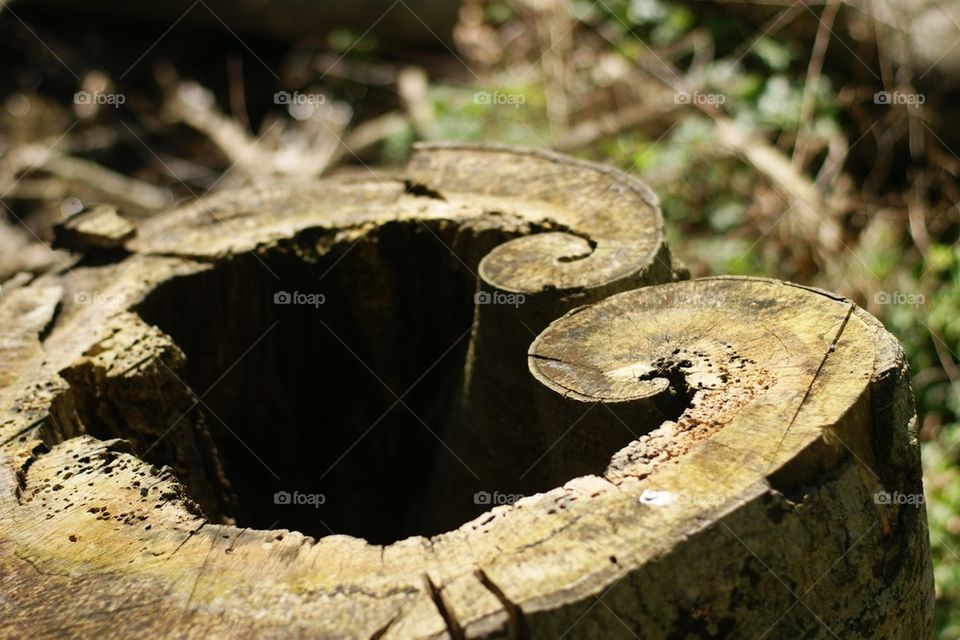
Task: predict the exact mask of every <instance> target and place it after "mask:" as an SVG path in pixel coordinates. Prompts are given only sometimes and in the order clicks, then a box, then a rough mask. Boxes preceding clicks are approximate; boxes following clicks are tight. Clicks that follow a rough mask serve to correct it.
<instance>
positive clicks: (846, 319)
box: [771, 303, 855, 464]
mask: <svg viewBox="0 0 960 640" xmlns="http://www.w3.org/2000/svg"><path fill="white" fill-rule="evenodd" d="M854 307H855V305H854V304H853V303H850V304H848V306H847V313H846V315H845V316H844V317H843V322H841V323H840V328H839V329H837V333H836V335H835V336H834V337H833V340H832V341H831V342H830V348H829V349H827V351H826V353H824V354H823V358H821V359H820V364H819V365H818V366H817V370H816V372H815V373H814V374H813V378H811V379H810V384H808V385H807V390H806V391H805V392H804V394H803V398H802V399H801V400H800V404H799V405H797V410H796V411H794V412H793V417H792V418H790V423H789V424H787V428H786V430H785V431H784V432H783V437H781V438H780V442H779V443H778V444H777V448H776V449H774V452H773V453H774V454H776V453H777V452H778V451H780V449H781V447H783V443H784V442H785V441H786V439H787V435H788V434H789V433H790V429H792V428H793V423H794V422H796V420H797V416H799V415H800V410H801V409H803V405H804V404H806V402H807V398H809V397H810V393H811V392H812V391H813V385H814V384H815V383H816V381H817V378H819V377H820V372H821V371H823V367H824V365H826V364H827V358H829V357H830V354H832V353H833V352H834V351H835V350H836V348H837V343H839V342H840V337H841V336H842V335H843V331H844V330H845V329H846V328H847V322H849V320H850V316H851V315H853V310H854ZM844 446H845V447H846V445H844ZM847 449H848V450H849V447H847ZM851 453H852V451H851ZM771 464H772V461H771Z"/></svg>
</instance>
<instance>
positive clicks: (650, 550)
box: [0, 145, 933, 638]
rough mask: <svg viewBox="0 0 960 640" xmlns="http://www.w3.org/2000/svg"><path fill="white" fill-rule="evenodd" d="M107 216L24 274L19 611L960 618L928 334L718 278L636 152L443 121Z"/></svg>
mask: <svg viewBox="0 0 960 640" xmlns="http://www.w3.org/2000/svg"><path fill="white" fill-rule="evenodd" d="M81 222H83V221H81ZM107 222H109V224H92V223H90V222H89V221H85V222H84V224H83V227H82V235H80V236H76V237H74V240H75V242H74V243H73V244H72V246H87V247H90V248H91V249H95V251H94V252H93V253H91V254H89V255H87V256H86V257H78V261H77V262H76V263H75V264H74V263H71V268H69V269H65V270H64V271H62V272H59V273H55V274H49V275H45V276H42V277H39V278H37V279H35V280H34V281H32V282H29V283H22V282H21V283H19V285H16V284H15V285H14V286H11V287H7V288H5V289H4V290H3V291H2V292H0V322H2V324H0V326H2V327H3V328H2V336H3V341H2V342H0V362H2V364H3V366H2V369H0V411H2V413H0V620H2V621H3V624H2V625H0V637H11V638H12V637H23V636H27V635H30V636H34V635H36V636H40V637H45V636H67V637H87V636H93V635H101V634H119V635H127V634H133V633H137V634H144V635H147V634H150V635H157V636H162V637H197V638H199V637H233V636H235V635H238V634H244V633H249V634H251V635H257V636H265V637H291V636H293V637H298V636H302V637H370V638H441V637H451V638H499V637H503V638H506V637H512V638H541V637H570V638H577V637H597V638H599V637H603V638H607V637H610V638H617V637H625V638H629V637H635V636H636V637H643V638H686V637H751V636H752V637H760V636H764V635H765V636H766V637H833V636H834V635H835V636H838V637H844V638H847V637H863V638H874V637H888V638H896V637H930V636H931V635H932V611H933V609H932V594H933V584H932V573H931V564H930V553H929V545H928V540H927V533H926V525H925V512H924V508H923V505H922V503H921V504H915V502H916V500H915V496H917V495H922V487H921V475H920V464H919V454H918V445H917V441H916V419H915V414H914V409H913V404H912V396H911V392H910V389H909V382H908V371H907V367H906V364H905V362H904V358H903V354H902V352H901V351H900V348H899V346H898V345H897V343H896V341H895V340H894V339H893V338H892V337H891V336H890V335H889V334H887V333H886V332H885V331H884V330H883V328H882V327H881V326H880V324H879V323H878V322H877V321H876V320H875V319H873V318H872V317H871V316H869V315H868V314H867V313H866V312H864V311H863V310H862V309H859V308H858V307H856V306H855V305H854V304H852V303H851V302H849V301H848V300H845V299H843V298H840V297H838V296H834V295H832V294H828V293H826V292H823V291H817V290H812V289H808V288H805V287H801V286H797V285H791V284H787V283H781V282H777V281H772V280H761V279H746V278H712V279H704V280H695V281H683V277H684V274H682V273H680V272H678V270H677V269H676V268H675V267H673V266H672V264H671V261H670V254H669V251H668V250H667V247H666V245H665V243H664V240H663V228H662V220H661V215H660V211H659V208H658V206H657V203H656V200H655V198H654V197H653V196H652V194H651V193H650V192H649V190H648V189H646V187H644V186H643V185H641V184H640V183H638V182H636V181H635V180H633V179H631V178H629V177H628V176H625V175H624V174H622V173H620V172H617V171H614V170H611V169H606V168H603V167H598V166H596V165H592V164H589V163H583V162H579V161H575V160H572V159H569V158H565V157H562V156H558V155H554V154H547V153H541V152H532V151H522V150H510V149H505V148H500V147H476V146H447V145H431V146H425V147H421V148H419V149H418V150H417V151H416V153H415V155H414V158H413V159H412V160H411V163H410V165H409V166H408V167H407V168H406V169H405V170H404V171H402V172H400V174H399V175H397V176H391V177H385V178H383V179H356V178H350V179H336V178H331V179H325V180H321V181H316V182H311V183H305V184H295V185H291V184H285V185H275V186H269V187H255V188H251V189H247V190H243V191H235V192H230V193H223V194H218V195H214V196H211V197H209V198H207V199H205V200H203V201H199V202H197V203H193V204H190V205H187V206H184V207H182V208H180V209H177V210H174V211H172V212H169V213H167V214H164V215H161V216H158V217H156V218H153V219H150V220H148V221H145V222H143V223H141V224H140V225H139V226H138V228H137V229H136V234H135V235H132V236H131V233H130V232H129V230H123V232H122V233H118V232H117V229H118V224H117V221H116V220H114V219H113V218H110V219H109V220H107ZM99 228H103V229H104V231H103V233H104V234H106V235H107V236H109V238H104V239H103V241H101V240H100V239H98V238H97V237H96V236H97V234H98V231H97V229H99ZM105 247H106V248H109V250H105ZM582 305H586V306H582ZM289 492H294V494H293V502H291V494H290V493H289ZM297 492H299V494H300V495H301V496H304V495H306V496H321V497H322V501H321V500H314V501H313V503H309V504H307V505H306V506H305V505H303V504H300V503H298V502H296V495H297Z"/></svg>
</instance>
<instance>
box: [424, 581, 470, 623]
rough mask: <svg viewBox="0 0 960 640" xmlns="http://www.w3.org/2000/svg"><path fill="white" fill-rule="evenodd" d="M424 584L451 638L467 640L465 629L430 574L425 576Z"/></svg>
mask: <svg viewBox="0 0 960 640" xmlns="http://www.w3.org/2000/svg"><path fill="white" fill-rule="evenodd" d="M423 582H424V584H425V585H426V587H427V591H428V593H429V594H430V599H431V600H433V604H434V605H435V606H436V607H437V611H438V612H439V613H440V617H441V618H443V621H444V623H445V624H446V625H447V631H448V632H449V633H450V637H451V638H452V639H453V640H466V636H465V635H464V633H463V627H461V626H460V622H459V621H458V620H457V618H456V616H455V615H454V613H453V609H451V608H450V607H448V606H447V603H446V602H444V600H443V594H442V593H440V591H441V589H440V588H439V587H437V585H435V584H434V583H433V580H431V579H430V575H429V574H426V573H424V574H423Z"/></svg>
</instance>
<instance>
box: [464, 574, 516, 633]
mask: <svg viewBox="0 0 960 640" xmlns="http://www.w3.org/2000/svg"><path fill="white" fill-rule="evenodd" d="M473 573H474V575H475V576H476V578H477V580H479V581H480V584H482V585H483V586H484V587H486V589H487V591H489V592H490V593H492V594H493V596H494V597H495V598H496V599H497V600H499V601H500V604H501V605H503V608H504V610H505V611H506V612H507V617H508V618H509V619H510V638H511V639H512V640H526V639H527V638H528V637H529V634H528V632H527V620H526V618H525V617H524V615H523V609H521V608H520V606H519V605H518V604H516V603H515V602H513V601H512V600H511V599H510V598H508V597H507V594H506V593H504V591H503V589H501V588H500V586H499V585H497V583H495V582H494V581H493V580H491V579H490V576H488V575H487V573H486V572H485V571H484V570H483V569H480V568H477V570H476V571H474V572H473Z"/></svg>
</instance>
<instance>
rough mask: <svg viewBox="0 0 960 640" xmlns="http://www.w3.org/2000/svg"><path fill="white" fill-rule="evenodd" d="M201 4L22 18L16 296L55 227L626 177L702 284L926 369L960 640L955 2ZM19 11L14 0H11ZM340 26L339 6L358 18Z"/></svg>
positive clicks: (16, 48) (10, 234) (1, 148)
mask: <svg viewBox="0 0 960 640" xmlns="http://www.w3.org/2000/svg"><path fill="white" fill-rule="evenodd" d="M350 4H351V6H350V7H346V8H345V9H336V8H331V7H329V6H327V5H328V3H321V2H311V1H309V0H283V1H279V2H272V3H253V5H252V6H251V5H250V3H232V4H231V3H228V2H215V1H213V0H209V1H208V2H204V1H202V0H197V1H196V2H194V3H193V4H190V3H178V2H174V3H170V4H169V5H164V6H163V7H153V8H151V9H149V10H148V9H142V8H138V7H137V6H136V5H127V4H126V3H118V2H110V1H108V0H96V1H91V2H84V3H80V4H74V5H71V3H68V2H56V1H53V0H49V1H48V0H34V1H33V2H31V1H28V0H24V1H22V2H14V3H12V4H9V3H8V4H7V6H6V7H5V8H2V9H0V33H2V37H0V68H3V70H4V71H3V73H2V77H0V100H2V105H3V106H2V108H0V204H2V213H0V282H3V281H6V280H8V279H10V278H18V279H25V278H26V279H28V278H29V277H30V274H35V273H39V272H42V271H44V270H46V269H50V268H54V267H55V265H57V264H59V263H58V261H59V260H62V259H64V258H65V257H64V256H57V255H55V254H54V252H53V251H51V249H50V248H49V240H50V238H51V228H52V225H53V224H55V223H56V222H58V221H60V220H62V219H63V218H64V217H67V216H69V215H72V214H74V213H76V212H79V211H81V210H84V209H85V208H90V207H92V206H94V205H96V204H99V203H111V204H116V205H118V206H119V207H120V211H121V213H122V214H123V215H126V216H129V217H133V218H136V217H143V216H149V215H152V214H153V213H154V212H156V211H158V210H162V209H164V208H166V207H169V206H170V205H171V204H172V203H175V202H182V201H188V200H191V199H193V198H196V197H199V196H201V195H202V194H204V193H206V192H208V191H210V190H218V189H223V188H230V187H234V186H237V185H240V184H247V183H251V182H257V181H263V180H273V179H277V178H285V177H286V178H311V177H315V176H319V175H325V174H334V173H350V172H353V173H356V172H361V173H367V172H373V173H375V174H378V175H379V174H383V175H385V174H386V173H387V172H389V170H390V167H391V166H396V165H398V164H400V163H402V162H403V161H404V159H405V158H406V157H407V155H408V154H409V152H410V149H411V146H412V144H413V143H414V142H416V141H417V140H424V139H442V140H460V141H483V142H503V143H510V144H520V145H527V146H533V147H544V148H553V149H557V150H561V151H564V152H567V153H571V154H574V155H577V156H581V157H585V158H589V159H593V160H598V161H602V162H605V163H610V164H614V165H617V166H619V167H621V168H622V169H624V170H626V171H628V172H630V173H632V174H635V175H637V176H639V177H640V178H642V179H643V180H645V181H646V182H648V183H649V184H650V185H651V186H652V187H653V189H654V190H655V191H656V192H657V193H658V194H659V195H660V197H661V199H662V206H663V211H664V215H665V217H666V220H667V223H668V228H669V233H670V238H671V241H672V242H671V246H672V249H673V251H674V252H675V253H676V254H678V255H679V256H680V258H681V259H682V260H683V261H684V262H685V263H686V264H687V265H688V266H689V268H690V270H691V272H692V274H693V275H694V276H700V275H706V274H720V273H737V274H755V275H766V276H772V277H778V278H784V279H789V280H794V281H798V282H802V283H806V284H811V285H816V286H820V287H824V288H826V289H830V290H833V291H837V292H839V293H842V294H844V295H846V296H849V297H850V298H852V299H854V300H856V301H857V302H858V303H860V304H861V305H863V306H864V307H865V308H867V309H868V310H870V311H871V312H872V313H874V314H875V315H877V316H878V317H879V318H881V319H882V320H883V322H884V323H885V324H886V326H887V327H888V328H889V329H890V330H891V331H892V332H893V333H895V334H896V335H897V336H898V337H899V338H900V340H901V341H902V342H903V345H904V347H905V349H906V352H907V353H908V355H909V358H910V363H911V366H912V369H913V376H914V377H913V388H914V391H915V392H916V397H917V402H918V410H919V419H920V423H919V427H920V434H921V439H922V447H923V458H924V467H925V473H926V491H927V509H928V514H929V519H930V537H931V543H932V545H933V549H934V560H935V567H936V569H935V572H936V582H937V606H938V609H937V620H938V622H937V625H938V629H939V633H940V635H941V637H944V638H957V637H960V555H958V553H960V545H958V544H957V540H958V536H960V478H958V475H960V466H958V463H960V425H958V410H960V406H958V397H960V395H958V391H960V366H958V361H960V358H958V356H957V353H958V352H960V246H958V244H957V242H958V239H960V225H958V219H960V211H958V207H957V203H958V201H960V184H958V181H957V174H958V172H960V157H958V153H960V129H957V128H956V127H955V126H954V123H955V121H956V119H957V117H958V115H960V107H957V104H958V101H957V100H956V98H957V96H958V95H960V8H958V7H957V6H956V3H947V2H941V1H939V0H902V1H901V0H898V1H897V2H894V1H893V0H890V1H889V2H887V1H885V0H817V1H810V2H799V1H794V0H738V1H735V0H726V1H725V0H699V1H687V2H682V1H679V0H676V1H674V0H605V1H603V0H601V1H596V2H591V1H587V0H577V1H574V2H568V1H563V0H514V1H512V2H507V1H501V0H484V1H479V0H477V1H474V0H464V1H463V2H462V3H453V2H437V1H434V0H417V1H415V0H407V1H403V0H397V1H396V2H392V3H391V2H389V1H384V2H380V1H378V0H364V1H362V2H360V1H358V2H354V3H350ZM0 7H3V3H0ZM338 11H339V12H338Z"/></svg>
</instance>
